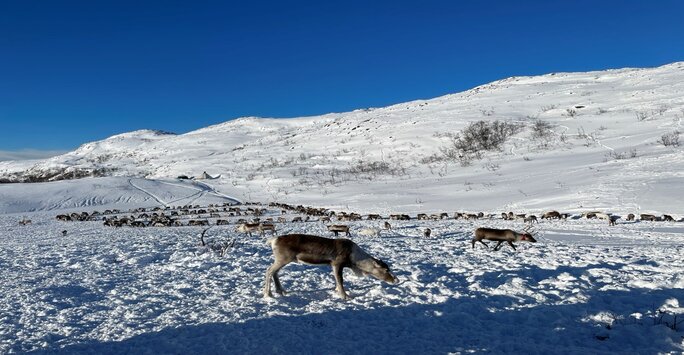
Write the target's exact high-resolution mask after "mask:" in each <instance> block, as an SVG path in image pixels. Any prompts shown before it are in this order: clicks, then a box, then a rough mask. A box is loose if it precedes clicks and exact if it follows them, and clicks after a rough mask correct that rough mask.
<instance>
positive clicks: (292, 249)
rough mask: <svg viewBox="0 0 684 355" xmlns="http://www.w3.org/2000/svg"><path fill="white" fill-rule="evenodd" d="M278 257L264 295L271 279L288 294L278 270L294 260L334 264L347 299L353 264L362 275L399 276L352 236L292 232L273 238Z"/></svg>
mask: <svg viewBox="0 0 684 355" xmlns="http://www.w3.org/2000/svg"><path fill="white" fill-rule="evenodd" d="M268 242H269V244H271V249H273V256H274V257H275V261H274V262H273V264H272V265H271V266H270V267H269V268H268V269H267V270H266V282H265V286H264V297H273V295H272V294H271V279H273V282H274V283H275V288H276V292H277V293H279V294H280V295H285V290H284V289H283V286H282V285H281V284H280V279H279V278H278V271H279V270H280V269H281V268H282V267H283V266H285V265H287V264H289V263H291V262H301V263H304V264H312V265H330V266H332V271H333V275H335V285H336V287H335V289H336V291H337V293H338V294H339V295H340V297H342V298H343V299H348V298H349V296H348V295H347V293H346V292H345V290H344V284H343V281H344V280H343V279H342V270H343V269H344V268H345V267H348V268H351V269H352V270H353V271H354V273H355V274H356V275H358V276H361V275H370V276H373V277H375V278H376V279H378V280H381V281H385V282H388V283H396V282H397V278H396V277H395V276H394V275H392V273H391V272H390V269H389V266H387V264H385V263H384V262H383V261H382V260H379V259H376V258H373V257H371V256H370V255H368V253H366V252H365V251H363V249H361V247H359V246H358V245H356V243H354V242H352V241H351V240H349V239H329V238H323V237H318V236H315V235H306V234H288V235H283V236H280V237H278V238H273V239H270V240H269V241H268Z"/></svg>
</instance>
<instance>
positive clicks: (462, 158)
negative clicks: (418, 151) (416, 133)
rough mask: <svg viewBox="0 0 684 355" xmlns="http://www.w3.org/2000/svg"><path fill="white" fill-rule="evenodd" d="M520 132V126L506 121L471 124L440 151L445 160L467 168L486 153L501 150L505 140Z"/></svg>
mask: <svg viewBox="0 0 684 355" xmlns="http://www.w3.org/2000/svg"><path fill="white" fill-rule="evenodd" d="M521 130H522V125H520V124H517V123H512V122H506V121H499V120H496V121H493V122H487V121H477V122H472V123H470V124H469V125H468V126H467V127H466V128H464V129H463V130H462V131H461V132H460V133H458V134H456V135H454V136H453V137H451V141H450V145H449V146H447V147H442V148H441V149H440V150H441V152H442V154H443V155H444V157H445V158H446V159H448V160H455V161H459V162H460V163H461V165H462V166H468V165H470V164H471V163H472V161H473V160H475V159H482V154H484V152H486V151H494V150H501V148H502V147H503V144H504V143H505V142H506V140H507V139H508V138H509V137H510V136H512V135H514V134H516V133H519V132H520V131H521Z"/></svg>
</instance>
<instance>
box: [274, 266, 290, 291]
mask: <svg viewBox="0 0 684 355" xmlns="http://www.w3.org/2000/svg"><path fill="white" fill-rule="evenodd" d="M283 266H284V265H283ZM281 268H282V266H281ZM278 271H280V268H279V269H278V270H275V271H274V272H273V283H275V287H276V292H277V293H278V294H279V295H281V296H285V295H287V292H285V289H284V288H283V285H281V284H280V278H279V277H278Z"/></svg>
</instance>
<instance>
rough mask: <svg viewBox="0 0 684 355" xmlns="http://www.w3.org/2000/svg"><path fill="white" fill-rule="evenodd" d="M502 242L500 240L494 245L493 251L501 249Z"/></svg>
mask: <svg viewBox="0 0 684 355" xmlns="http://www.w3.org/2000/svg"><path fill="white" fill-rule="evenodd" d="M503 242H504V241H503V240H500V241H499V242H498V243H496V246H495V247H494V251H497V250H499V248H500V247H501V243H503Z"/></svg>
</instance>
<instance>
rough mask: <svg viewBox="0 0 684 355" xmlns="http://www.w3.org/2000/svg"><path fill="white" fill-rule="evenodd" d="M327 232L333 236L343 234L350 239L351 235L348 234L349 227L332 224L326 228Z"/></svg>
mask: <svg viewBox="0 0 684 355" xmlns="http://www.w3.org/2000/svg"><path fill="white" fill-rule="evenodd" d="M328 230H329V231H331V232H333V233H335V236H336V237H337V236H338V233H339V232H342V233H345V234H346V235H347V237H351V233H349V226H347V225H344V224H332V225H329V226H328Z"/></svg>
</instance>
